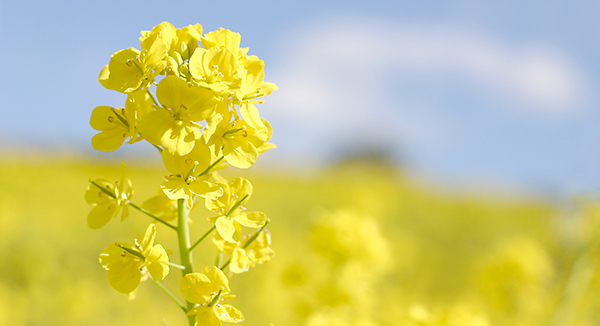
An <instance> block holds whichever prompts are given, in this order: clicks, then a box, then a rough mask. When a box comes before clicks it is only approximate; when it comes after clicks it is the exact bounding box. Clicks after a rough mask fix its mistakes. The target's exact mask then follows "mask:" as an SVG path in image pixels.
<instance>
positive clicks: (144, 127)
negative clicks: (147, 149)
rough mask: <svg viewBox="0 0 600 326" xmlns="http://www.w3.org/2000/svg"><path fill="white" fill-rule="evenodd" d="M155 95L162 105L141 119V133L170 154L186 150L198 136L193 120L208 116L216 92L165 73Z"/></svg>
mask: <svg viewBox="0 0 600 326" xmlns="http://www.w3.org/2000/svg"><path fill="white" fill-rule="evenodd" d="M156 97H157V98H158V101H159V102H160V104H161V105H162V107H158V108H157V109H156V110H155V111H152V112H150V113H148V114H147V115H146V116H145V117H144V119H142V121H141V122H140V132H141V133H142V136H144V138H145V139H146V140H147V141H148V142H150V143H151V144H154V145H156V146H162V147H163V149H164V150H165V151H166V152H167V153H169V154H171V155H185V154H188V153H189V152H190V151H191V150H192V149H193V148H194V143H195V142H196V139H198V138H200V129H199V128H201V126H200V125H199V124H197V123H196V122H198V121H201V120H205V119H207V118H208V117H210V116H211V115H212V114H213V112H214V110H215V109H216V105H217V100H216V98H215V96H214V95H213V94H212V92H211V91H209V90H207V89H205V88H202V87H197V86H189V85H188V83H187V82H186V81H185V80H182V79H180V78H178V77H176V76H167V77H165V78H164V79H163V80H161V81H160V83H158V86H157V87H156Z"/></svg>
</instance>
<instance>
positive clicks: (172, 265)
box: [169, 262, 185, 270]
mask: <svg viewBox="0 0 600 326" xmlns="http://www.w3.org/2000/svg"><path fill="white" fill-rule="evenodd" d="M169 266H171V267H175V268H177V269H181V270H184V269H185V266H181V265H179V264H175V263H171V262H169Z"/></svg>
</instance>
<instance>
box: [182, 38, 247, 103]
mask: <svg viewBox="0 0 600 326" xmlns="http://www.w3.org/2000/svg"><path fill="white" fill-rule="evenodd" d="M189 65H190V74H191V75H192V77H194V81H195V82H196V84H198V85H199V86H202V87H206V88H209V89H211V90H212V91H214V92H215V93H216V94H219V95H226V94H230V93H235V92H236V91H237V90H238V89H239V87H240V79H239V78H238V77H237V65H236V59H235V56H234V55H233V53H231V52H230V51H229V50H227V49H225V48H221V47H213V48H211V49H209V50H206V49H203V48H197V49H196V50H195V51H194V54H192V56H191V58H190V62H189Z"/></svg>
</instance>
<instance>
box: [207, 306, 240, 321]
mask: <svg viewBox="0 0 600 326" xmlns="http://www.w3.org/2000/svg"><path fill="white" fill-rule="evenodd" d="M214 310H215V313H216V315H217V317H218V318H219V319H220V320H222V321H224V322H226V323H239V322H243V321H244V315H242V312H241V311H239V310H237V308H235V307H234V306H232V305H229V304H224V305H219V306H215V307H214Z"/></svg>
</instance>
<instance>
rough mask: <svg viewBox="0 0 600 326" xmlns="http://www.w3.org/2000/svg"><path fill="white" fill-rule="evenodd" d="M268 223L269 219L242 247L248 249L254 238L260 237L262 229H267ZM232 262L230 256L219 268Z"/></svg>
mask: <svg viewBox="0 0 600 326" xmlns="http://www.w3.org/2000/svg"><path fill="white" fill-rule="evenodd" d="M267 224H269V221H266V222H265V224H264V225H263V226H262V227H261V228H260V229H259V230H258V231H256V232H255V233H254V234H253V235H252V237H251V238H250V239H248V241H247V242H246V244H244V245H243V246H242V249H246V248H248V246H250V245H251V244H252V242H254V240H256V238H258V235H259V234H260V233H261V232H262V230H264V229H265V227H266V226H267ZM230 263H231V258H229V259H228V260H227V262H226V263H225V264H223V266H221V267H220V268H219V269H220V270H223V269H224V268H225V267H227V266H229V264H230Z"/></svg>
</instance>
